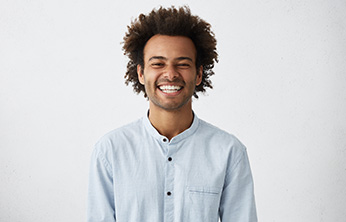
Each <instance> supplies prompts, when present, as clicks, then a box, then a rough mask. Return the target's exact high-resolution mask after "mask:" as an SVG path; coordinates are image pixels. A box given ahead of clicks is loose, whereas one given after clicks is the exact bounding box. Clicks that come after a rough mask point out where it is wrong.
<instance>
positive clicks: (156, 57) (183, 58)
mask: <svg viewBox="0 0 346 222" xmlns="http://www.w3.org/2000/svg"><path fill="white" fill-rule="evenodd" d="M153 59H160V60H168V59H167V58H166V57H164V56H153V57H151V58H150V59H149V60H148V62H149V61H151V60H153ZM174 60H177V61H181V60H189V61H191V62H193V61H192V59H191V58H190V57H186V56H181V57H178V58H175V59H174Z"/></svg>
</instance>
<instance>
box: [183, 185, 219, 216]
mask: <svg viewBox="0 0 346 222" xmlns="http://www.w3.org/2000/svg"><path fill="white" fill-rule="evenodd" d="M221 191H222V188H218V187H187V198H188V203H189V208H190V212H189V213H190V215H193V216H194V218H196V219H197V218H198V219H199V220H198V221H208V222H209V221H218V212H219V204H220V198H221V193H222V192H221Z"/></svg>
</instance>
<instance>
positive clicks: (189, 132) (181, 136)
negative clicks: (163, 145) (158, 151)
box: [142, 111, 199, 143]
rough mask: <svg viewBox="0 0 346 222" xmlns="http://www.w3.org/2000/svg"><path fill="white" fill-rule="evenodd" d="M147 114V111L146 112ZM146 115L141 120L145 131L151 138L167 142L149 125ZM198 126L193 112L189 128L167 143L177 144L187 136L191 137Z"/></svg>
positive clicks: (197, 119) (165, 138)
mask: <svg viewBox="0 0 346 222" xmlns="http://www.w3.org/2000/svg"><path fill="white" fill-rule="evenodd" d="M148 114H149V111H148ZM148 114H147V115H146V116H145V117H143V118H142V122H143V125H144V127H145V129H146V130H147V131H148V132H149V134H150V135H151V136H153V137H154V138H155V139H157V140H160V141H164V140H167V141H168V138H167V137H165V136H163V135H161V134H160V133H159V132H158V131H157V130H156V129H155V127H154V126H153V125H152V124H151V122H150V120H149V115H148ZM198 125H199V118H198V117H197V115H196V114H195V113H194V112H193V121H192V124H191V126H190V127H189V128H188V129H186V130H185V131H183V132H181V133H180V134H178V135H176V136H175V137H173V138H172V139H171V140H170V141H169V143H177V142H179V141H181V140H183V139H185V138H187V137H189V136H191V135H192V134H193V133H194V132H195V131H196V130H197V128H198Z"/></svg>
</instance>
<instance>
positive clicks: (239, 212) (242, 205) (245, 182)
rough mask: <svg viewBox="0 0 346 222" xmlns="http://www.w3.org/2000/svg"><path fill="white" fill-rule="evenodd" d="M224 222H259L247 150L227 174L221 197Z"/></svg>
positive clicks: (221, 215)
mask: <svg viewBox="0 0 346 222" xmlns="http://www.w3.org/2000/svg"><path fill="white" fill-rule="evenodd" d="M220 219H221V221H222V222H257V215H256V206H255V198H254V189H253V180H252V175H251V170H250V165H249V160H248V156H247V153H246V149H245V148H244V149H243V153H242V155H241V156H240V158H239V160H238V162H237V163H236V164H235V165H234V167H232V168H231V169H230V170H229V172H227V175H226V179H225V184H224V188H223V191H222V196H221V204H220Z"/></svg>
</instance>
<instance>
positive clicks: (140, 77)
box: [137, 64, 144, 85]
mask: <svg viewBox="0 0 346 222" xmlns="http://www.w3.org/2000/svg"><path fill="white" fill-rule="evenodd" d="M137 75H138V80H139V82H140V83H141V84H142V85H144V75H143V68H142V66H141V65H139V64H138V65H137Z"/></svg>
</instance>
